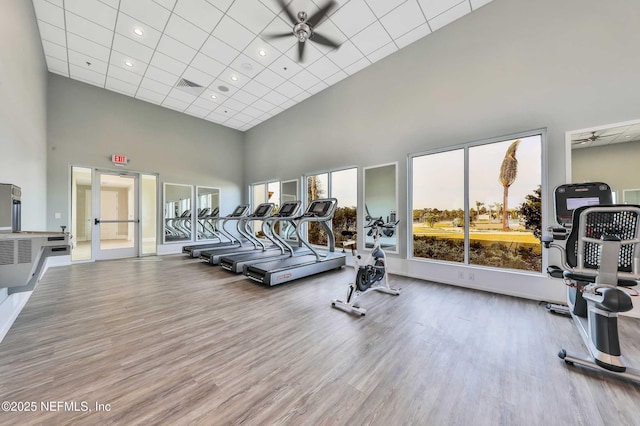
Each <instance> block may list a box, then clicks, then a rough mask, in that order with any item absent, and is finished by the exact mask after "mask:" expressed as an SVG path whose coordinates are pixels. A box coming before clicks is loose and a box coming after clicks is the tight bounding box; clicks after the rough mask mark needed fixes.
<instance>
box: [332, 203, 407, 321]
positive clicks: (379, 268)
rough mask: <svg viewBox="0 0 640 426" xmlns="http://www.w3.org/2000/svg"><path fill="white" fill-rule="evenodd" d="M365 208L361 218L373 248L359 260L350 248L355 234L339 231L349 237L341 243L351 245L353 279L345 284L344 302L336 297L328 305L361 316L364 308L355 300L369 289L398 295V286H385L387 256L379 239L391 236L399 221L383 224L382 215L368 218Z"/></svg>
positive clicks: (352, 245)
mask: <svg viewBox="0 0 640 426" xmlns="http://www.w3.org/2000/svg"><path fill="white" fill-rule="evenodd" d="M365 208H366V207H365ZM366 211H367V216H366V218H365V219H366V220H367V225H365V229H369V231H368V232H367V235H368V236H373V249H372V250H371V252H370V253H369V255H368V256H367V257H366V258H365V259H364V260H363V259H362V256H361V255H360V254H358V252H357V251H356V249H355V247H354V246H355V243H356V242H355V240H353V237H354V236H355V235H356V233H355V232H352V231H343V232H342V235H344V236H347V237H349V238H351V239H350V240H349V241H346V242H344V243H343V247H349V246H350V247H351V254H352V256H353V267H354V270H355V277H354V280H353V282H351V283H349V288H348V289H347V299H346V301H344V302H343V301H341V300H338V299H334V300H332V301H331V306H332V307H334V308H339V309H342V310H345V311H346V312H349V313H357V314H360V315H361V316H364V315H365V314H366V312H367V310H366V309H365V308H362V307H360V305H359V304H358V302H357V299H358V298H359V297H360V296H362V295H363V294H364V293H366V292H368V291H369V290H374V291H379V292H382V293H387V294H392V295H394V296H398V295H399V294H400V289H395V288H391V287H390V286H389V277H388V274H387V258H386V255H385V253H384V250H383V249H382V246H381V244H380V238H381V237H382V236H385V237H392V236H393V235H394V233H395V231H396V226H397V225H398V223H399V222H400V221H396V222H387V223H385V221H384V220H382V217H372V216H371V215H370V214H369V209H368V208H366Z"/></svg>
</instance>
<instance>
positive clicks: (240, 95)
mask: <svg viewBox="0 0 640 426" xmlns="http://www.w3.org/2000/svg"><path fill="white" fill-rule="evenodd" d="M233 98H234V99H236V100H238V101H240V102H242V103H243V104H245V105H251V104H252V103H253V102H255V101H257V100H258V97H257V96H254V95H252V94H251V93H249V92H246V91H245V90H238V91H237V92H236V93H234V94H233Z"/></svg>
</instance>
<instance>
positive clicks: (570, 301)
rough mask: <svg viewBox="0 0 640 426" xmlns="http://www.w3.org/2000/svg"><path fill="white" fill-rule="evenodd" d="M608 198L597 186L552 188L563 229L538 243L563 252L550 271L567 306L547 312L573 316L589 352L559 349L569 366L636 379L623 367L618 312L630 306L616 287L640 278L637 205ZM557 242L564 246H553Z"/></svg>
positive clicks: (603, 188)
mask: <svg viewBox="0 0 640 426" xmlns="http://www.w3.org/2000/svg"><path fill="white" fill-rule="evenodd" d="M611 198H612V197H611V188H610V187H609V186H608V185H607V184H604V183H601V182H594V183H587V184H578V185H561V186H559V187H558V188H556V191H555V206H556V220H557V222H558V223H559V224H560V225H562V227H561V228H553V236H545V237H543V239H542V241H543V245H544V247H545V248H550V247H553V248H556V249H558V250H560V252H561V254H562V265H563V267H562V269H560V268H558V267H554V266H551V267H549V269H548V272H549V275H551V276H553V277H558V276H559V274H561V275H560V276H561V277H562V278H563V280H564V282H565V284H566V285H567V305H568V306H567V307H563V306H560V305H553V304H550V305H548V306H547V308H548V309H549V310H551V311H554V312H559V313H564V314H569V315H571V317H572V318H573V321H574V323H575V324H576V327H577V328H578V331H579V332H580V335H581V337H582V339H583V340H584V343H585V346H586V347H587V349H588V351H589V356H588V357H586V358H585V357H579V356H577V355H574V354H571V353H569V352H567V351H566V350H565V349H561V350H560V352H559V353H558V356H559V357H560V358H561V359H563V360H564V361H565V362H566V363H567V364H569V365H573V364H578V365H582V366H585V367H589V368H592V369H596V370H598V371H601V372H604V373H606V374H610V375H614V376H618V377H624V378H627V379H631V380H634V381H640V372H639V371H637V370H635V369H631V368H629V367H627V366H625V364H624V360H623V357H622V354H621V351H620V340H619V335H618V314H619V313H620V312H627V311H630V310H631V309H632V308H633V303H632V301H631V297H630V296H629V294H628V293H627V292H625V291H623V290H621V289H620V287H631V286H635V285H636V284H637V281H638V280H640V246H639V245H640V206H635V205H628V204H619V205H613V204H610V202H611ZM608 203H609V204H608ZM567 234H568V236H567ZM559 240H560V241H565V243H564V244H562V243H556V242H554V241H559Z"/></svg>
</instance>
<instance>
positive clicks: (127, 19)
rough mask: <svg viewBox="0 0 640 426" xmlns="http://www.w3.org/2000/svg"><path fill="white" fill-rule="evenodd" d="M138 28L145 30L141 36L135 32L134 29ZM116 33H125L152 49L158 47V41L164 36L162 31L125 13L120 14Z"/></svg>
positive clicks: (126, 35) (124, 34)
mask: <svg viewBox="0 0 640 426" xmlns="http://www.w3.org/2000/svg"><path fill="white" fill-rule="evenodd" d="M136 28H139V29H141V30H142V31H143V34H142V35H141V36H139V35H137V34H135V33H134V32H133V30H134V29H136ZM116 33H118V34H120V35H123V36H125V37H127V38H129V39H131V40H133V41H135V42H137V43H141V44H144V45H145V46H147V47H149V48H151V49H155V48H156V46H157V45H158V41H160V36H162V33H161V32H160V31H158V30H156V29H154V28H153V27H151V26H149V25H147V24H144V23H142V22H141V21H139V20H137V19H135V18H132V17H131V16H129V15H126V14H124V13H119V14H118V21H117V22H116Z"/></svg>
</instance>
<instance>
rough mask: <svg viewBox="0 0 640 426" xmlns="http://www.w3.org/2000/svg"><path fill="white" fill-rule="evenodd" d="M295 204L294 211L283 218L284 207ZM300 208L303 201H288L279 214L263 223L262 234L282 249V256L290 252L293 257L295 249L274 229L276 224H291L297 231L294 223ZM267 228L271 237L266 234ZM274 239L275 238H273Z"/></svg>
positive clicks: (281, 207)
mask: <svg viewBox="0 0 640 426" xmlns="http://www.w3.org/2000/svg"><path fill="white" fill-rule="evenodd" d="M292 204H294V205H295V207H294V210H293V211H292V212H291V213H290V214H289V215H288V216H281V215H280V212H282V211H283V210H284V207H285V206H286V205H292ZM300 207H302V202H301V201H288V202H286V203H284V204H283V205H282V206H280V210H279V211H278V213H276V214H274V215H273V216H271V217H269V218H267V219H265V221H264V222H263V223H262V232H263V233H264V234H265V235H266V236H267V238H269V239H270V240H271V241H273V243H274V244H276V245H277V246H278V247H280V251H281V252H282V254H284V252H285V250H286V251H288V252H289V255H290V256H293V248H292V247H291V245H290V244H289V243H288V242H287V241H286V240H285V239H284V238H282V237H281V236H280V235H278V233H277V232H275V231H274V230H273V227H274V226H275V224H276V223H277V222H285V221H286V222H289V223H291V224H292V225H293V228H294V229H296V228H297V226H296V223H295V222H294V220H295V215H296V214H297V213H298V212H299V211H300ZM265 227H267V228H268V229H269V231H270V233H271V236H269V235H268V234H267V233H266V232H265ZM272 237H273V238H272Z"/></svg>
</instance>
